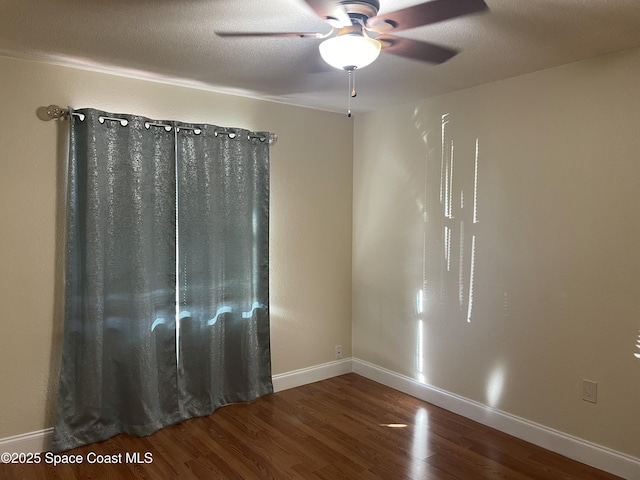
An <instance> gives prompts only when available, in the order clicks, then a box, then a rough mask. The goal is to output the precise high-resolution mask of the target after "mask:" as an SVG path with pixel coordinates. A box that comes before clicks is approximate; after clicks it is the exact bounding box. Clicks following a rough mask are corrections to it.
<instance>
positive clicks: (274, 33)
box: [214, 32, 326, 38]
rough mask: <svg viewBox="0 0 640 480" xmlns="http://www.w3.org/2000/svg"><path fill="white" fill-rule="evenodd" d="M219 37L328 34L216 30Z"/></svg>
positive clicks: (322, 34)
mask: <svg viewBox="0 0 640 480" xmlns="http://www.w3.org/2000/svg"><path fill="white" fill-rule="evenodd" d="M214 33H215V34H216V35H217V36H219V37H295V38H324V37H326V34H324V33H316V32H214Z"/></svg>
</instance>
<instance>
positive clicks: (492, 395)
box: [486, 366, 505, 408]
mask: <svg viewBox="0 0 640 480" xmlns="http://www.w3.org/2000/svg"><path fill="white" fill-rule="evenodd" d="M504 377H505V374H504V368H503V367H501V366H500V367H497V368H495V369H494V370H493V372H491V375H490V376H489V380H488V381H487V386H486V395H487V405H489V406H490V407H493V408H496V407H497V406H498V404H499V403H500V398H501V397H502V391H503V389H504V381H505V378H504Z"/></svg>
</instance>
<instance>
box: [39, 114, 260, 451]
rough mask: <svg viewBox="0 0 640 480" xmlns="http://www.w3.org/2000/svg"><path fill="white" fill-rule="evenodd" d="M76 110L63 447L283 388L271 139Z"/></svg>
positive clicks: (60, 411) (60, 412) (59, 436)
mask: <svg viewBox="0 0 640 480" xmlns="http://www.w3.org/2000/svg"><path fill="white" fill-rule="evenodd" d="M74 113H76V114H83V115H84V116H85V118H84V120H80V119H79V118H78V116H76V115H72V116H71V117H70V119H71V133H70V152H69V157H70V161H69V184H68V186H69V187H68V188H69V198H68V218H67V232H68V233H67V252H66V255H67V258H66V286H65V327H64V346H63V358H62V369H61V375H60V387H59V394H58V405H57V419H56V425H55V428H54V439H53V444H52V448H51V449H52V451H63V450H67V449H70V448H74V447H77V446H80V445H85V444H88V443H93V442H96V441H101V440H105V439H107V438H110V437H112V436H114V435H116V434H118V433H129V434H133V435H149V434H151V433H153V432H154V431H156V430H158V429H160V428H162V427H164V426H166V425H170V424H173V423H176V422H179V421H181V420H184V419H186V418H191V417H194V416H201V415H209V414H211V413H212V412H213V411H214V410H215V409H216V408H217V407H219V406H221V405H224V404H227V403H231V402H246V401H250V400H253V399H255V398H257V397H258V396H261V395H264V394H267V393H271V392H272V391H273V387H272V384H271V360H270V344H269V291H268V278H269V273H268V271H269V270H268V254H269V243H268V236H269V230H268V229H269V146H268V142H266V141H264V136H266V135H267V134H262V135H263V136H262V138H258V137H260V135H256V136H251V135H249V132H248V131H246V130H241V129H233V130H226V131H225V130H222V129H220V128H219V127H215V126H212V125H178V124H176V123H174V122H156V121H153V120H150V119H147V118H144V117H140V116H133V115H120V114H118V115H114V114H109V113H106V112H101V111H97V110H93V109H83V110H78V111H76V112H74ZM114 118H118V119H121V121H122V122H121V121H116V120H113V119H114ZM158 123H162V124H164V125H166V127H164V126H161V125H158ZM125 124H126V125H125ZM221 131H224V132H225V133H220V132H221Z"/></svg>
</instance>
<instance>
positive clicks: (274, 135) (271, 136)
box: [269, 133, 278, 145]
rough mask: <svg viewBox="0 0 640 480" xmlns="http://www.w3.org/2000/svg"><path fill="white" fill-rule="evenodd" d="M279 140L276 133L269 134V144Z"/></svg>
mask: <svg viewBox="0 0 640 480" xmlns="http://www.w3.org/2000/svg"><path fill="white" fill-rule="evenodd" d="M277 142H278V135H276V134H275V133H270V134H269V145H275V144H276V143H277Z"/></svg>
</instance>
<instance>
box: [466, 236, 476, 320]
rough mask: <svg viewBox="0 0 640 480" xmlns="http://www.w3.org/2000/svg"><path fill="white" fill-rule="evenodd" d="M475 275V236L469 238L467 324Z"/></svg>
mask: <svg viewBox="0 0 640 480" xmlns="http://www.w3.org/2000/svg"><path fill="white" fill-rule="evenodd" d="M475 274H476V236H475V235H474V236H472V237H471V271H470V273H469V307H468V309H467V323H471V313H472V312H473V280H474V277H475Z"/></svg>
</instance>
